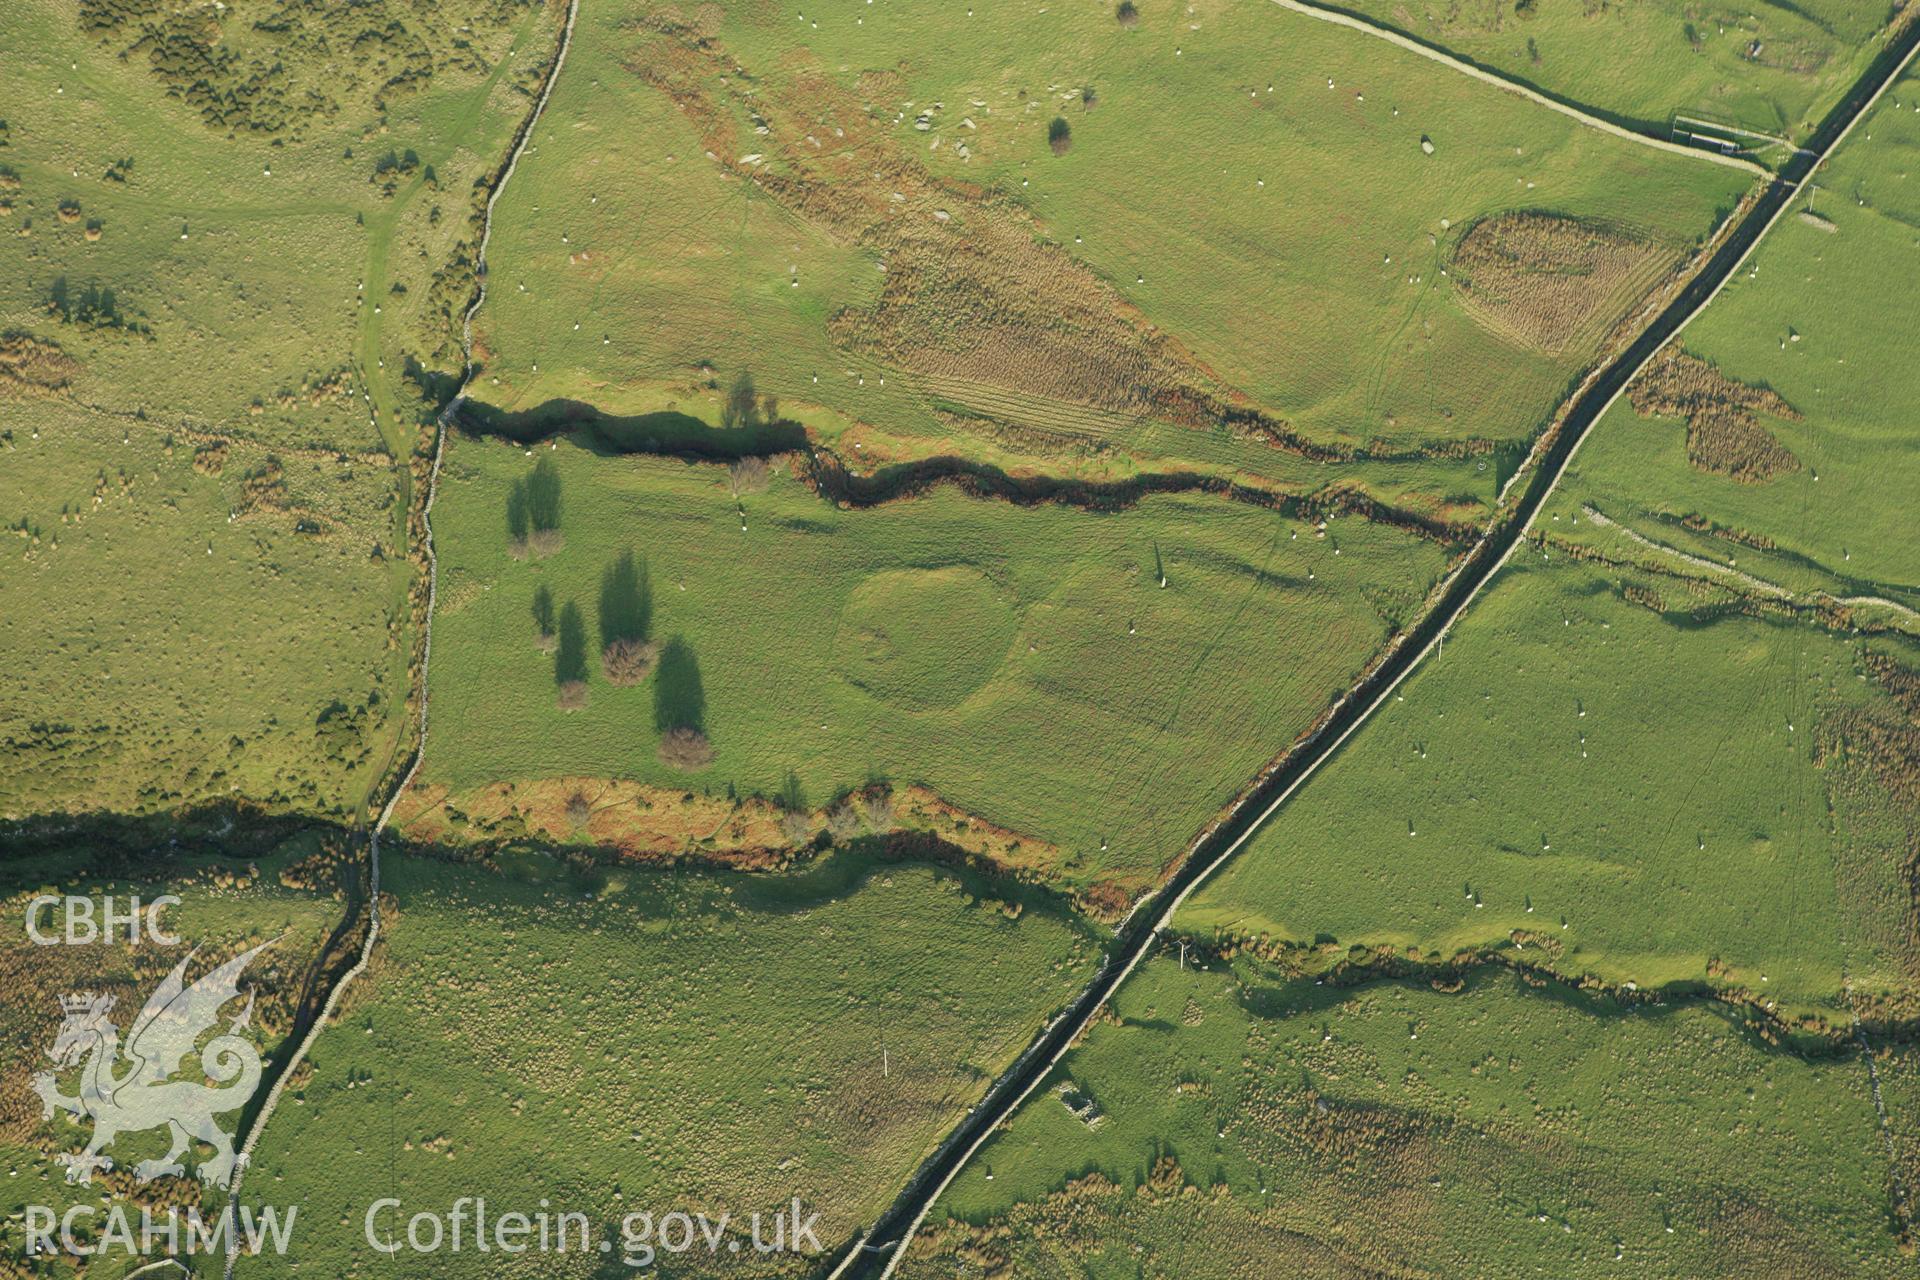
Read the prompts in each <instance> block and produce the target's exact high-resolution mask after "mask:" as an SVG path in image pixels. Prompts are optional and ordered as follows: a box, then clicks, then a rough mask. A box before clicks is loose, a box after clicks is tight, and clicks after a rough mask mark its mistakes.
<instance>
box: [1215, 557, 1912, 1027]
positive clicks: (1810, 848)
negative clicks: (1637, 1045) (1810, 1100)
mask: <svg viewBox="0 0 1920 1280" xmlns="http://www.w3.org/2000/svg"><path fill="white" fill-rule="evenodd" d="M1519 556H1520V562H1519V563H1518V564H1516V565H1514V566H1511V567H1509V568H1508V569H1507V570H1506V571H1505V573H1504V574H1503V576H1502V577H1501V578H1499V579H1498V580H1496V582H1495V583H1494V584H1493V585H1492V586H1491V587H1490V588H1489V589H1488V590H1487V592H1486V593H1485V594H1483V595H1482V597H1481V598H1480V599H1479V600H1478V601H1477V602H1476V603H1475V604H1474V606H1473V609H1472V611H1471V612H1470V613H1469V614H1468V615H1467V616H1466V618H1464V619H1463V620H1462V621H1461V622H1460V624H1459V625H1458V626H1456V627H1455V628H1454V630H1453V633H1452V634H1451V636H1450V637H1449V639H1448V641H1447V644H1446V648H1445V653H1444V654H1443V655H1442V656H1440V657H1439V658H1437V659H1432V660H1430V661H1429V663H1428V664H1426V665H1424V666H1423V667H1422V668H1421V669H1420V670H1419V671H1418V672H1417V673H1416V674H1415V675H1414V676H1413V678H1411V679H1410V680H1408V681H1407V683H1406V684H1405V685H1404V686H1403V688H1402V691H1401V693H1400V694H1399V695H1398V696H1397V698H1396V700H1395V701H1393V702H1392V703H1390V704H1389V705H1388V706H1387V707H1386V708H1385V709H1383V711H1382V712H1381V713H1380V715H1379V717H1378V718H1377V719H1376V720H1374V721H1373V722H1372V723H1371V724H1369V725H1368V726H1367V728H1366V729H1365V730H1363V731H1362V732H1361V733H1360V734H1359V735H1358V736H1357V737H1355V738H1354V739H1353V740H1352V741H1351V742H1350V743H1349V744H1348V745H1347V746H1346V747H1345V748H1344V749H1343V750H1342V751H1341V753H1340V754H1339V755H1338V756H1336V757H1335V759H1334V760H1333V761H1332V763H1331V764H1330V765H1329V767H1328V768H1327V769H1326V771H1325V772H1324V773H1323V775H1322V776H1320V777H1318V778H1315V779H1314V780H1313V781H1312V782H1311V783H1310V784H1309V785H1308V786H1307V787H1306V788H1305V789H1304V790H1302V791H1301V792H1300V794H1299V795H1297V796H1296V797H1295V798H1294V799H1293V800H1292V801H1291V802H1290V803H1289V804H1288V805H1287V806H1286V807H1285V808H1284V809H1283V810H1282V811H1281V812H1280V813H1279V814H1278V815H1277V816H1276V817H1275V819H1274V820H1273V822H1272V823H1271V824H1269V825H1268V826H1267V827H1266V828H1265V829H1263V830H1262V831H1261V833H1260V834H1259V835H1258V836H1256V837H1255V839H1254V841H1253V842H1252V843H1251V844H1250V845H1249V846H1248V847H1247V848H1246V849H1245V850H1244V851H1243V853H1242V854H1241V855H1240V856H1239V857H1238V858H1237V859H1236V860H1235V861H1233V862H1232V863H1230V864H1229V865H1228V866H1227V867H1226V868H1225V869H1224V870H1223V871H1222V872H1221V873H1220V875H1219V876H1218V878H1217V879H1215V880H1213V881H1212V882H1210V883H1209V884H1207V885H1206V886H1205V887H1203V888H1202V889H1201V891H1200V892H1199V893H1197V894H1196V895H1195V896H1194V898H1193V899H1192V901H1191V903H1190V904H1189V905H1188V907H1187V908H1186V909H1185V911H1184V912H1183V914H1182V916H1181V922H1182V923H1183V924H1184V925H1185V926H1186V927H1188V928H1190V929H1195V930H1201V931H1205V930H1209V929H1218V930H1222V931H1226V932H1229V933H1235V934H1254V935H1260V934H1264V935H1270V936H1271V937H1273V938H1275V939H1285V940H1291V941H1295V942H1302V943H1309V944H1310V943H1312V942H1314V941H1315V940H1316V939H1319V938H1325V939H1329V940H1333V941H1337V943H1338V944H1339V948H1340V949H1341V954H1344V948H1345V947H1347V946H1349V945H1361V946H1372V945H1376V944H1387V945H1391V946H1393V947H1394V948H1396V949H1397V948H1401V947H1405V948H1409V949H1413V950H1415V951H1417V952H1418V953H1421V954H1426V953H1439V954H1440V955H1443V956H1445V955H1451V954H1453V953H1454V952H1455V951H1456V950H1460V949H1470V948H1477V947H1487V946H1493V947H1501V948H1507V949H1511V948H1512V947H1514V946H1515V945H1516V944H1517V945H1518V946H1520V947H1521V954H1522V955H1523V956H1533V957H1536V958H1538V959H1540V960H1541V961H1543V962H1545V963H1548V964H1549V965H1550V966H1551V967H1552V968H1554V969H1555V970H1556V971H1559V972H1562V973H1565V974H1569V975H1579V974H1583V973H1591V974H1595V975H1597V976H1599V977H1602V978H1604V979H1605V980H1607V981H1609V982H1613V983H1624V982H1629V981H1631V982H1635V983H1637V984H1639V985H1640V986H1642V987H1658V986H1662V985H1665V984H1670V983H1702V982H1706V983H1710V984H1713V985H1718V986H1727V987H1734V988H1739V989H1743V990H1745V991H1747V992H1749V993H1750V994H1752V995H1753V996H1754V997H1756V998H1758V999H1761V1000H1764V1001H1770V1002H1777V1003H1778V1004H1780V1005H1781V1006H1782V1007H1783V1008H1785V1009H1787V1010H1789V1011H1793V1010H1805V1009H1819V1010H1823V1011H1824V1012H1825V1014H1826V1015H1827V1016H1828V1017H1829V1018H1833V1017H1836V1016H1841V1015H1843V1013H1844V1008H1845V1006H1844V1004H1843V1003H1842V999H1841V992H1842V986H1843V983H1844V982H1845V981H1847V980H1851V982H1852V983H1853V985H1854V986H1855V987H1856V988H1858V989H1859V990H1860V991H1862V992H1863V993H1865V992H1882V991H1884V992H1891V993H1898V994H1905V993H1910V992H1911V991H1912V989H1913V980H1914V973H1915V969H1914V967H1913V966H1914V961H1915V958H1916V947H1915V940H1914V938H1913V937H1912V936H1911V930H1910V926H1909V925H1908V924H1907V914H1906V908H1905V907H1904V906H1903V905H1902V904H1903V901H1904V899H1905V898H1906V896H1907V895H1908V893H1909V892H1910V890H1909V889H1908V887H1907V885H1906V883H1905V881H1904V879H1903V878H1902V874H1901V859H1900V858H1899V857H1897V856H1892V855H1891V851H1890V850H1889V849H1888V848H1886V847H1883V846H1882V845H1881V844H1880V843H1878V842H1877V841H1878V836H1877V834H1876V833H1874V832H1871V831H1869V830H1868V829H1867V828H1866V827H1864V826H1859V825H1856V824H1855V823H1851V822H1850V823H1847V824H1844V825H1840V824H1836V821H1835V817H1834V814H1833V811H1832V809H1831V808H1830V801H1831V799H1832V797H1833V795H1834V792H1835V789H1836V788H1837V787H1838V786H1839V784H1840V780H1841V779H1840V774H1841V773H1842V772H1843V771H1844V769H1845V766H1844V765H1842V764H1838V763H1829V764H1825V765H1823V764H1822V763H1821V761H1822V760H1824V759H1828V758H1829V757H1830V756H1831V754H1832V752H1831V748H1830V747H1828V746H1826V745H1825V744H1826V743H1827V741H1828V739H1827V738H1826V736H1825V735H1827V734H1828V733H1830V732H1832V731H1833V730H1832V728H1831V727H1832V726H1833V725H1835V724H1837V723H1839V718H1840V717H1842V716H1844V715H1846V714H1847V713H1849V712H1850V711H1851V710H1852V709H1854V708H1856V707H1861V706H1872V707H1880V706H1882V705H1883V704H1884V702H1885V699H1884V697H1883V696H1882V695H1878V694H1876V693H1874V692H1873V691H1872V686H1871V685H1870V684H1869V683H1868V682H1867V681H1866V679H1865V672H1864V670H1863V668H1862V667H1861V664H1860V655H1861V650H1860V645H1859V643H1858V642H1857V641H1856V640H1854V639H1853V638H1851V637H1848V636H1845V635H1838V634H1834V633H1831V632H1826V631H1822V630H1820V629H1817V628H1815V627H1812V626H1804V625H1790V624H1787V623H1783V622H1779V621H1773V620H1766V621H1762V620H1757V619H1749V618H1743V617H1739V616H1728V617H1723V618H1721V619H1720V620H1718V621H1712V622H1704V621H1702V620H1701V619H1700V618H1699V617H1698V616H1697V615H1695V614H1693V613H1692V612H1691V611H1690V610H1689V609H1688V607H1687V606H1688V600H1687V597H1686V594H1685V592H1684V590H1677V591H1676V593H1675V598H1674V599H1673V600H1672V601H1671V602H1669V605H1668V608H1669V609H1670V610H1671V612H1669V613H1665V614H1662V613H1659V612H1656V611H1655V610H1654V609H1652V608H1649V607H1647V606H1645V605H1642V604H1638V603H1634V602H1632V601H1630V600H1627V599H1623V598H1622V597H1621V595H1620V594H1619V582H1618V581H1617V580H1616V579H1614V577H1613V576H1612V575H1610V574H1608V573H1604V572H1601V571H1597V570H1595V569H1593V568H1589V567H1586V566H1583V565H1580V564H1577V563H1570V562H1567V561H1565V560H1564V559H1563V558H1560V557H1555V558H1553V559H1551V560H1548V561H1543V560H1542V559H1541V555H1540V553H1539V552H1538V551H1531V552H1529V551H1522V552H1521V553H1519ZM1876 647H1881V646H1876ZM1908 662H1909V664H1911V655H1910V654H1909V655H1908ZM1856 837H1859V838H1856Z"/></svg>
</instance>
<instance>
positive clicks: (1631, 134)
mask: <svg viewBox="0 0 1920 1280" xmlns="http://www.w3.org/2000/svg"><path fill="white" fill-rule="evenodd" d="M1273 3H1275V4H1277V5H1279V6H1280V7H1281V8H1282V9H1291V10H1292V11H1293V12H1295V13H1299V14H1304V15H1306V16H1307V17H1309V18H1318V19H1319V20H1320V21H1322V22H1331V23H1333V24H1334V25H1336V26H1341V27H1348V28H1351V29H1352V30H1355V31H1359V32H1362V33H1364V34H1366V35H1370V36H1373V37H1375V38H1376V39H1380V40H1385V41H1387V42H1388V43H1389V44H1392V45H1397V46H1398V47H1400V48H1402V49H1405V50H1407V51H1408V52H1409V53H1416V54H1419V55H1420V56H1421V57H1423V58H1428V59H1430V60H1432V61H1434V62H1437V63H1439V64H1440V65H1441V66H1443V67H1449V68H1451V69H1453V70H1455V71H1458V72H1459V73H1460V74H1462V75H1467V76H1472V77H1473V78H1474V79H1476V80H1480V81H1483V82H1485V83H1487V84H1490V85H1493V86H1495V87H1496V88H1500V89H1505V90H1506V91H1507V92H1508V93H1513V94H1518V95H1519V96H1520V97H1522V98H1525V99H1526V100H1527V101H1529V102H1533V103H1537V104H1538V105H1540V106H1543V107H1545V108H1547V109H1548V110H1549V111H1558V112H1559V113H1560V114H1561V115H1563V116H1567V117H1569V118H1570V119H1573V120H1577V121H1579V122H1580V123H1581V124H1583V125H1586V126H1587V127H1588V128H1589V129H1598V130H1599V131H1600V132H1602V133H1607V134H1612V135H1613V136H1614V137H1616V138H1624V139H1626V140H1627V141H1628V142H1637V143H1639V144H1640V145H1641V146H1644V147H1654V148H1656V149H1658V150H1661V151H1666V152H1671V153H1673V154H1675V155H1683V156H1692V157H1695V158H1696V159H1700V160H1707V161H1710V162H1712V163H1714V164H1719V165H1726V166H1727V167H1729V168H1733V169H1740V170H1744V171H1745V172H1747V173H1751V174H1754V175H1756V176H1758V177H1763V178H1770V177H1772V176H1773V170H1771V169H1769V168H1767V167H1766V166H1765V165H1762V164H1760V163H1758V162H1757V161H1753V160H1743V159H1741V158H1739V157H1738V156H1727V155H1721V154H1719V153H1717V152H1713V151H1708V150H1706V149H1704V148H1702V147H1689V146H1685V145H1683V144H1681V143H1678V142H1673V141H1671V140H1669V139H1667V138H1662V137H1659V136H1657V135H1655V134H1653V133H1651V132H1648V131H1647V130H1646V129H1645V128H1637V129H1636V128H1628V127H1627V126H1625V125H1622V124H1616V123H1615V122H1614V121H1612V120H1608V119H1606V118H1604V117H1602V116H1599V115H1595V114H1594V113H1593V112H1592V111H1589V110H1587V109H1586V108H1584V107H1581V106H1577V105H1575V104H1574V103H1571V102H1567V101H1565V100H1563V99H1560V98H1556V97H1554V96H1552V95H1551V94H1548V93H1544V92H1542V91H1541V90H1539V89H1536V88H1534V87H1533V86H1532V85H1529V84H1527V83H1525V82H1524V81H1520V80H1515V79H1512V78H1511V77H1509V76H1505V75H1502V74H1501V73H1500V72H1498V71H1494V70H1491V69H1489V68H1487V67H1483V66H1481V65H1480V64H1479V63H1477V62H1469V61H1467V60H1466V59H1465V58H1462V57H1460V56H1459V55H1458V54H1453V53H1448V52H1447V51H1446V50H1444V49H1441V48H1438V47H1436V46H1434V45H1430V44H1428V43H1427V42H1426V41H1424V40H1420V39H1418V38H1416V37H1414V36H1410V35H1407V34H1406V33H1405V32H1402V31H1396V30H1394V29H1393V28H1392V27H1383V26H1381V25H1379V24H1378V23H1375V22H1373V21H1371V20H1370V19H1367V18H1363V17H1361V16H1359V15H1358V14H1354V13H1350V12H1348V11H1347V10H1345V9H1337V8H1333V7H1331V6H1328V5H1318V4H1307V3H1304V2H1303V0H1273Z"/></svg>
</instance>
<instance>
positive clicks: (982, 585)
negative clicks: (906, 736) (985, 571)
mask: <svg viewBox="0 0 1920 1280" xmlns="http://www.w3.org/2000/svg"><path fill="white" fill-rule="evenodd" d="M1017 624H1018V620H1017V619H1016V618H1015V617H1014V612H1013V609H1012V608H1011V607H1010V606H1009V605H1008V603H1007V601H1006V599H1005V597H1004V595H1003V593H1002V592H1001V591H1000V590H999V588H997V587H995V586H994V585H993V583H991V582H989V581H988V580H987V579H986V578H985V577H984V576H983V575H981V574H980V573H979V572H978V571H976V570H973V569H969V568H965V567H962V566H954V567H949V568H945V569H890V570H887V571H886V572H883V573H876V574H874V575H872V576H871V577H869V578H867V579H866V580H865V581H863V582H862V583H861V584H860V585H859V586H857V587H855V588H854V589H853V591H852V592H851V593H850V594H849V595H848V597H847V604H846V608H845V609H843V610H842V611H841V614H840V628H839V632H838V634H837V635H835V637H834V662H835V664H836V666H837V667H838V668H839V671H840V674H841V675H843V676H845V677H846V678H847V680H849V681H850V682H852V683H853V684H856V685H858V686H859V687H860V688H862V689H865V690H866V691H867V692H868V693H871V694H872V695H873V696H874V697H876V698H880V699H882V700H883V701H886V702H890V703H892V704H893V705H894V706H897V707H901V708H903V709H905V710H908V711H925V710H930V709H932V708H935V707H951V706H957V705H958V704H960V703H962V702H965V701H966V700H967V697H968V696H969V695H970V694H972V693H973V691H974V690H975V689H978V688H979V687H980V686H981V685H983V684H985V683H986V682H987V681H988V680H989V679H991V678H992V677H993V673H994V672H995V671H997V670H999V668H1000V664H1001V662H1002V661H1003V660H1004V659H1005V658H1006V655H1007V647H1008V646H1009V645H1010V644H1012V643H1013V636H1014V631H1015V629H1016V627H1017Z"/></svg>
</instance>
